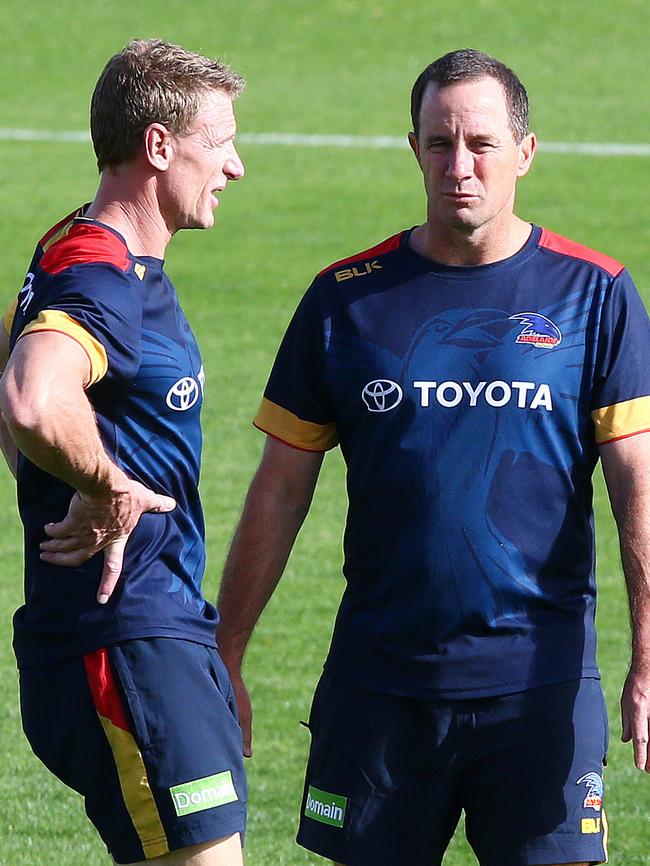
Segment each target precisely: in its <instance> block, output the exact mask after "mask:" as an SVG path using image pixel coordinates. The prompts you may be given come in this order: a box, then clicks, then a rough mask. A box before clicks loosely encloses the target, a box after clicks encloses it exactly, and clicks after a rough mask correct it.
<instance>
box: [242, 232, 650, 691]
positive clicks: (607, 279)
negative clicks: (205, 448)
mask: <svg viewBox="0 0 650 866" xmlns="http://www.w3.org/2000/svg"><path fill="white" fill-rule="evenodd" d="M409 234H410V233H409V232H403V233H401V234H399V235H396V236H395V237H393V238H390V239H389V240H388V241H385V242H384V243H383V244H380V245H379V246H378V247H375V248H373V249H371V250H368V251H366V252H364V253H361V254H359V255H357V256H353V257H352V258H351V259H348V260H344V261H342V262H338V263H337V264H335V265H332V266H331V267H329V268H327V269H326V270H325V271H323V272H322V273H321V274H319V276H318V277H317V278H316V279H315V281H314V283H313V284H312V286H311V287H310V289H309V291H308V292H307V294H306V295H305V297H304V298H303V300H302V302H301V304H300V306H299V307H298V310H297V311H296V313H295V315H294V317H293V320H292V322H291V324H290V326H289V328H288V331H287V333H286V335H285V338H284V340H283V342H282V345H281V347H280V350H279V352H278V355H277V358H276V361H275V365H274V367H273V370H272V372H271V376H270V379H269V383H268V385H267V388H266V391H265V394H264V399H263V401H262V405H261V408H260V411H259V413H258V415H257V417H256V419H255V424H256V425H257V426H258V427H259V428H261V429H262V430H264V431H265V432H267V433H268V434H270V435H272V436H274V437H276V438H278V439H280V440H282V441H284V442H286V443H288V444H289V445H292V446H294V447H297V448H304V449H308V450H314V451H319V450H320V451H322V450H326V449H328V448H331V447H334V446H335V445H336V444H337V443H338V444H340V447H341V451H342V453H343V457H344V459H345V462H346V465H347V491H348V498H349V510H348V515H347V524H346V529H345V541H344V552H345V563H344V569H343V570H344V574H345V577H346V581H347V585H346V589H345V593H344V595H343V600H342V603H341V607H340V609H339V612H338V616H337V620H336V626H335V630H334V636H333V639H332V645H331V648H330V653H329V657H328V661H327V666H328V668H330V669H331V670H332V671H335V672H336V674H337V675H339V676H342V677H345V678H346V679H348V680H349V681H352V682H354V683H357V684H360V685H363V686H366V687H369V688H373V689H378V690H383V691H387V692H394V693H400V694H410V695H420V694H422V695H433V696H441V697H454V696H455V697H470V696H480V695H494V694H505V693H508V692H515V691H519V690H522V689H527V688H532V687H535V686H539V685H543V684H547V683H552V682H560V681H563V680H568V679H572V678H577V677H580V676H598V668H597V666H596V653H595V650H596V646H595V643H596V642H595V631H594V612H595V601H596V584H595V580H594V530H593V515H592V484H591V476H592V473H593V470H594V467H595V465H596V461H597V459H598V447H597V446H598V445H604V443H607V442H609V441H612V440H615V439H618V438H621V437H625V436H630V435H635V434H637V433H640V432H642V431H648V430H650V368H649V366H648V363H647V358H648V351H649V349H650V325H649V323H648V317H647V314H646V312H645V310H644V307H643V304H642V302H641V300H640V298H639V295H638V293H637V291H636V289H635V287H634V285H633V283H632V280H631V278H630V276H629V274H628V273H627V272H626V271H625V270H624V268H623V266H622V265H620V264H618V263H617V262H615V261H613V260H612V259H610V258H608V257H606V256H603V255H601V254H599V253H595V252H593V251H591V250H589V249H587V248H585V247H582V246H580V245H578V244H575V243H572V242H571V241H567V240H566V239H564V238H561V237H559V236H557V235H554V234H552V233H551V232H548V231H547V230H544V229H541V228H539V227H533V228H532V231H531V235H530V237H529V240H528V242H527V243H526V244H525V246H524V247H523V248H522V249H521V250H520V251H519V252H518V253H517V254H516V255H514V256H512V257H510V258H508V259H506V260H504V261H500V262H495V263H493V264H488V265H483V266H476V267H454V266H445V265H441V264H436V263H435V262H433V261H430V260H428V259H425V258H422V257H421V256H419V255H417V254H416V253H415V252H414V251H413V250H412V249H411V248H410V247H409V245H408V236H409ZM605 447H606V446H605Z"/></svg>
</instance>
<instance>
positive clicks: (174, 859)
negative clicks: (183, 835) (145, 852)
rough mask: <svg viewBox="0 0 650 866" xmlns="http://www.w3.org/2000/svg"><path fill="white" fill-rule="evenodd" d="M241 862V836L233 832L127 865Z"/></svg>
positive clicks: (189, 865) (209, 865)
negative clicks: (200, 843) (204, 842)
mask: <svg viewBox="0 0 650 866" xmlns="http://www.w3.org/2000/svg"><path fill="white" fill-rule="evenodd" d="M113 863H115V861H113ZM243 863H244V860H243V856H242V846H241V837H240V836H239V833H235V834H234V835H233V836H228V838H226V839H218V840H217V841H216V842H207V843H206V844H204V845H192V846H191V847H189V848H182V849H181V850H180V851H171V852H170V853H169V854H164V855H163V856H162V857H155V858H154V859H153V860H140V861H138V862H137V863H130V864H129V866H243Z"/></svg>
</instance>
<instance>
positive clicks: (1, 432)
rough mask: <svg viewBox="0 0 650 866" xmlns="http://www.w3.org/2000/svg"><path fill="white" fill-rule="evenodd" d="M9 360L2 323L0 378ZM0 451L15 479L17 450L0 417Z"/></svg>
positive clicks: (0, 332)
mask: <svg viewBox="0 0 650 866" xmlns="http://www.w3.org/2000/svg"><path fill="white" fill-rule="evenodd" d="M8 360H9V334H8V333H7V332H6V331H5V329H4V327H3V325H2V323H0V376H1V375H2V373H3V372H4V370H5V367H6V366H7V361H8ZM0 450H2V454H3V456H4V458H5V460H6V461H7V466H8V467H9V469H10V471H11V474H12V475H13V476H14V478H15V477H16V464H17V462H18V449H17V448H16V443H15V442H14V440H13V439H12V438H11V433H10V432H9V428H8V427H7V425H6V424H5V420H4V418H3V417H2V415H0Z"/></svg>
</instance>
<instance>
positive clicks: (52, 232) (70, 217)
mask: <svg viewBox="0 0 650 866" xmlns="http://www.w3.org/2000/svg"><path fill="white" fill-rule="evenodd" d="M80 210H81V208H77V209H76V210H73V211H72V213H69V214H68V215H67V217H63V219H62V220H60V221H59V222H58V223H57V224H56V225H55V226H52V228H51V229H50V230H49V231H48V232H46V233H45V234H44V235H43V237H42V238H41V239H40V241H39V242H38V244H39V246H41V247H44V246H45V244H46V243H47V242H48V241H49V240H50V239H51V238H53V237H54V235H55V234H56V233H57V232H60V231H61V229H62V228H63V227H64V226H65V225H66V224H67V223H69V222H72V220H73V219H74V218H75V217H76V216H78V215H79V211H80Z"/></svg>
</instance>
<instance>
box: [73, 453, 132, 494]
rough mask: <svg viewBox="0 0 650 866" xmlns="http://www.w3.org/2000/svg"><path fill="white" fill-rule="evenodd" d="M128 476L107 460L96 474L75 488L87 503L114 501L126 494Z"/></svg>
mask: <svg viewBox="0 0 650 866" xmlns="http://www.w3.org/2000/svg"><path fill="white" fill-rule="evenodd" d="M128 481H129V479H128V476H127V475H125V473H124V472H123V471H122V470H121V469H119V468H118V467H117V466H116V465H115V464H114V463H111V462H110V461H109V460H107V461H106V464H105V465H104V466H102V467H101V469H100V470H98V471H97V473H96V474H95V475H94V476H92V477H90V478H88V479H84V480H83V482H82V483H81V484H79V485H78V486H77V491H78V493H79V496H80V497H81V498H82V499H83V500H85V501H87V502H97V501H98V500H99V501H106V500H109V499H115V498H117V497H119V496H120V495H122V494H124V493H126V491H127V486H128Z"/></svg>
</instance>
